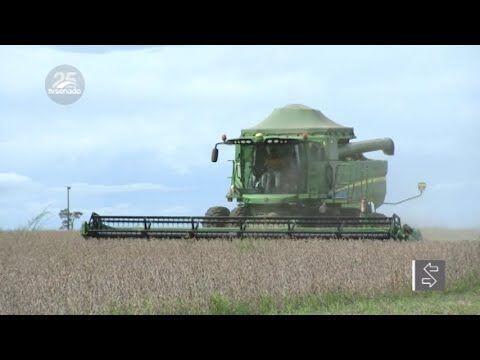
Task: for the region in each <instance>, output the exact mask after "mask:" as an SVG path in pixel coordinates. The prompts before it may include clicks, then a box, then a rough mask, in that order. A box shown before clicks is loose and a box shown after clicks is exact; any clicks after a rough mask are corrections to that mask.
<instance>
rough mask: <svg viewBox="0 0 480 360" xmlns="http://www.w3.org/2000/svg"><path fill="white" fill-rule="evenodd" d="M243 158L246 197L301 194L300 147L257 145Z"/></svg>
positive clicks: (291, 145) (299, 145)
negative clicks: (250, 194) (249, 194)
mask: <svg viewBox="0 0 480 360" xmlns="http://www.w3.org/2000/svg"><path fill="white" fill-rule="evenodd" d="M249 148H250V149H251V150H250V149H249V150H250V151H246V152H244V155H245V159H244V160H245V163H244V164H245V165H246V166H245V169H246V171H245V177H246V178H245V179H244V184H245V190H246V192H247V193H260V194H292V193H298V192H301V191H303V188H304V186H303V184H304V176H303V166H302V164H303V157H304V156H303V145H302V144H258V145H256V146H252V147H249Z"/></svg>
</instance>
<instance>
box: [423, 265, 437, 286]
mask: <svg viewBox="0 0 480 360" xmlns="http://www.w3.org/2000/svg"><path fill="white" fill-rule="evenodd" d="M423 271H425V272H426V273H427V275H428V277H426V278H422V284H423V285H428V287H429V288H431V287H432V286H433V285H435V284H436V283H437V279H435V277H434V276H433V275H432V274H431V273H432V272H438V266H433V265H432V263H428V264H427V265H425V267H424V268H423Z"/></svg>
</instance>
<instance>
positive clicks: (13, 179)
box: [0, 172, 32, 186]
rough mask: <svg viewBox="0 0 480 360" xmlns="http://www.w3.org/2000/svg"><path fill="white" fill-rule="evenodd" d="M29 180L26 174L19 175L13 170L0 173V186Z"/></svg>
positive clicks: (21, 183)
mask: <svg viewBox="0 0 480 360" xmlns="http://www.w3.org/2000/svg"><path fill="white" fill-rule="evenodd" d="M31 181H32V180H31V179H30V178H29V177H28V176H24V175H19V174H16V173H14V172H7V173H0V186H5V185H7V186H12V185H13V186H15V185H19V184H20V185H23V184H26V183H29V182H31Z"/></svg>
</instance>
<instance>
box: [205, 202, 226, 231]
mask: <svg viewBox="0 0 480 360" xmlns="http://www.w3.org/2000/svg"><path fill="white" fill-rule="evenodd" d="M218 216H224V217H228V216H230V210H229V209H228V208H226V207H225V206H212V207H211V208H209V209H208V210H207V212H206V213H205V217H218ZM203 226H204V227H225V226H226V224H225V223H221V222H218V223H217V222H204V223H203Z"/></svg>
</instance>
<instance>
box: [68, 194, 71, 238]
mask: <svg viewBox="0 0 480 360" xmlns="http://www.w3.org/2000/svg"><path fill="white" fill-rule="evenodd" d="M70 189H71V187H70V186H67V224H68V225H67V230H70Z"/></svg>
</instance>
